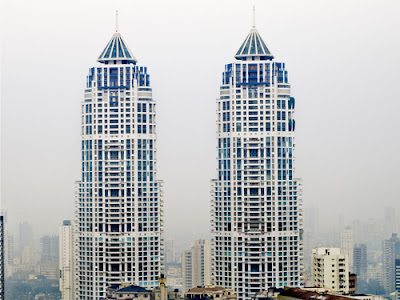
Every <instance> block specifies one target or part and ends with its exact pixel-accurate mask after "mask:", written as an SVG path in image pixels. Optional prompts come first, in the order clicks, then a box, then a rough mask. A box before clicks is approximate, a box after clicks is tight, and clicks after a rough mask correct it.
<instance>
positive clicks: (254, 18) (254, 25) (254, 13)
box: [253, 5, 256, 28]
mask: <svg viewBox="0 0 400 300" xmlns="http://www.w3.org/2000/svg"><path fill="white" fill-rule="evenodd" d="M253 28H256V6H255V5H253Z"/></svg>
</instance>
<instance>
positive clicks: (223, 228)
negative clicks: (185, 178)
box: [211, 26, 302, 299]
mask: <svg viewBox="0 0 400 300" xmlns="http://www.w3.org/2000/svg"><path fill="white" fill-rule="evenodd" d="M294 108H295V100H294V98H293V97H291V95H290V83H289V79H288V72H287V70H286V68H285V64H284V63H282V62H276V61H275V60H274V57H273V55H272V54H271V53H270V51H269V50H268V48H267V46H266V45H265V43H264V41H263V39H262V38H261V36H260V34H259V33H258V31H257V29H256V27H255V26H253V28H252V29H251V30H250V33H249V34H248V36H247V37H246V39H245V41H244V42H243V44H242V45H241V46H240V48H239V50H238V51H237V53H236V55H235V60H234V61H233V62H232V63H229V64H227V65H225V71H224V72H223V74H222V84H221V87H220V97H219V98H218V99H217V170H216V177H215V179H214V180H212V212H211V216H212V219H211V220H212V221H211V223H212V234H213V243H212V247H213V249H212V255H213V283H214V284H215V285H217V286H223V287H225V288H232V289H234V291H235V293H236V295H237V296H238V299H250V298H251V297H252V296H254V295H255V294H256V293H258V292H261V291H263V290H265V289H267V288H268V287H283V286H292V287H298V286H300V274H301V271H302V263H301V262H302V254H301V252H302V241H301V235H300V232H301V230H302V213H301V211H300V207H301V205H300V203H301V199H300V197H299V192H300V191H299V182H298V180H296V179H295V163H294V160H295V159H294V149H295V120H294Z"/></svg>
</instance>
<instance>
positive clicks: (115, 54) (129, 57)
mask: <svg viewBox="0 0 400 300" xmlns="http://www.w3.org/2000/svg"><path fill="white" fill-rule="evenodd" d="M115 17H116V18H115V21H116V23H115V33H114V34H113V36H112V37H111V39H110V41H109V42H108V44H107V46H106V47H105V48H104V50H103V52H101V54H100V56H99V58H98V59H97V61H98V62H101V63H103V64H114V63H123V64H130V63H132V64H136V63H137V59H136V57H135V56H134V55H133V54H132V52H131V50H129V48H128V46H127V45H126V43H125V41H124V39H123V38H122V36H121V34H120V33H119V31H118V10H117V11H116V14H115Z"/></svg>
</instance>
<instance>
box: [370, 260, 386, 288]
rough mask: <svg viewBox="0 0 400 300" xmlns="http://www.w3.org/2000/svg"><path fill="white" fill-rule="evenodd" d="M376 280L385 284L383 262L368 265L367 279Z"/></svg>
mask: <svg viewBox="0 0 400 300" xmlns="http://www.w3.org/2000/svg"><path fill="white" fill-rule="evenodd" d="M370 280H376V281H377V282H378V283H379V284H380V285H382V286H383V264H382V263H380V264H377V265H368V267H367V281H370Z"/></svg>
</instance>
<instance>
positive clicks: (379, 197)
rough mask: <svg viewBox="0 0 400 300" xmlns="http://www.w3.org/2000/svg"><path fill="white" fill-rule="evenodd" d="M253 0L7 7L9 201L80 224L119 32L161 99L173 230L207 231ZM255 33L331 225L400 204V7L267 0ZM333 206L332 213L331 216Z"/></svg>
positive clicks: (4, 165) (311, 197)
mask: <svg viewBox="0 0 400 300" xmlns="http://www.w3.org/2000/svg"><path fill="white" fill-rule="evenodd" d="M252 3H253V2H252V1H244V0H241V1H235V0H217V1H210V0H202V1H183V0H179V1H178V0H173V1H170V0H169V1H161V0H159V1H158V0H157V1H156V0H148V1H132V0H129V1H50V0H39V1H27V0H26V1H18V0H17V1H5V2H4V3H3V9H2V11H3V15H2V17H1V19H2V25H3V26H2V28H3V31H2V48H1V49H2V54H1V55H2V65H1V72H2V73H1V76H2V79H1V80H2V82H1V87H2V89H1V98H2V103H1V104H2V107H1V142H2V144H1V150H2V152H1V183H2V186H1V196H2V199H1V205H2V207H7V208H8V214H9V222H10V225H11V228H15V225H16V224H18V223H19V222H22V221H24V220H26V221H29V222H31V223H33V224H36V225H37V227H38V228H40V229H41V230H42V231H43V233H55V232H56V230H57V228H58V227H57V226H58V225H59V224H61V222H62V220H63V219H69V218H72V217H73V205H74V180H78V179H80V173H79V170H80V152H79V141H80V135H79V122H80V110H79V109H80V101H81V99H82V97H83V89H84V85H85V77H86V75H87V74H88V69H89V68H90V67H92V66H95V65H96V59H97V57H98V55H99V54H100V53H101V51H102V50H103V48H104V47H105V46H106V44H107V42H108V40H109V39H110V37H111V35H112V33H113V31H114V28H115V16H114V15H115V10H116V9H118V10H119V16H120V21H119V29H120V32H121V34H122V36H123V37H124V39H125V41H126V42H127V44H128V45H129V47H130V49H131V50H132V52H133V53H134V55H135V56H136V57H137V58H138V60H139V63H138V64H139V65H145V66H148V68H149V72H150V74H151V80H152V87H153V91H154V97H155V99H156V101H157V103H158V110H157V125H158V129H157V131H158V153H157V158H158V178H159V179H163V180H164V181H165V184H164V186H165V189H164V191H165V192H164V193H165V220H166V233H167V235H169V236H173V237H175V238H183V237H184V238H191V237H193V239H195V238H198V237H200V236H206V235H207V233H208V230H209V219H210V217H209V211H210V205H209V203H210V193H209V191H210V186H209V181H210V179H211V178H213V176H214V174H215V167H216V164H215V118H216V116H215V99H216V98H217V97H218V89H219V85H220V83H221V73H222V71H223V69H224V65H225V64H226V63H230V62H232V61H233V56H234V54H235V52H236V51H237V49H238V48H239V46H240V45H241V43H242V42H243V40H244V38H245V37H246V35H247V33H248V31H249V30H250V28H251V24H252ZM255 3H256V11H257V18H256V20H257V27H258V30H259V32H260V34H261V35H262V37H263V39H264V41H265V42H266V43H267V45H268V47H269V49H270V50H271V52H272V53H273V54H274V56H275V58H276V59H277V60H280V61H283V62H285V63H286V66H287V69H288V70H289V79H290V82H291V84H292V95H293V96H294V97H295V98H296V119H297V122H296V125H297V126H296V129H297V142H296V147H297V150H296V151H297V152H296V164H297V172H296V176H297V177H302V178H303V181H304V201H305V204H306V205H307V204H308V203H319V207H320V213H321V214H322V216H321V219H322V220H333V219H334V218H335V214H337V213H339V212H341V213H343V214H344V215H345V216H346V215H347V216H348V218H349V217H353V216H354V217H357V218H358V217H360V218H367V217H377V216H381V215H382V214H383V206H384V205H391V206H394V207H396V208H397V209H400V207H399V206H400V205H399V204H398V203H399V193H398V183H399V182H400V175H399V166H400V159H399V153H400V131H399V125H398V118H399V117H398V114H399V109H400V101H399V100H400V99H399V98H400V97H399V94H398V91H399V88H398V87H399V82H400V75H399V74H400V73H399V69H400V55H399V53H400V41H399V37H400V18H399V13H400V2H399V1H398V0H383V1H359V0H358V1H355V0H350V1H349V0H347V1H344V0H343V1H331V0H324V1H320V0H319V1H310V0H306V1H299V0H279V1H277V0H271V1H255ZM324 208H326V210H324Z"/></svg>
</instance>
